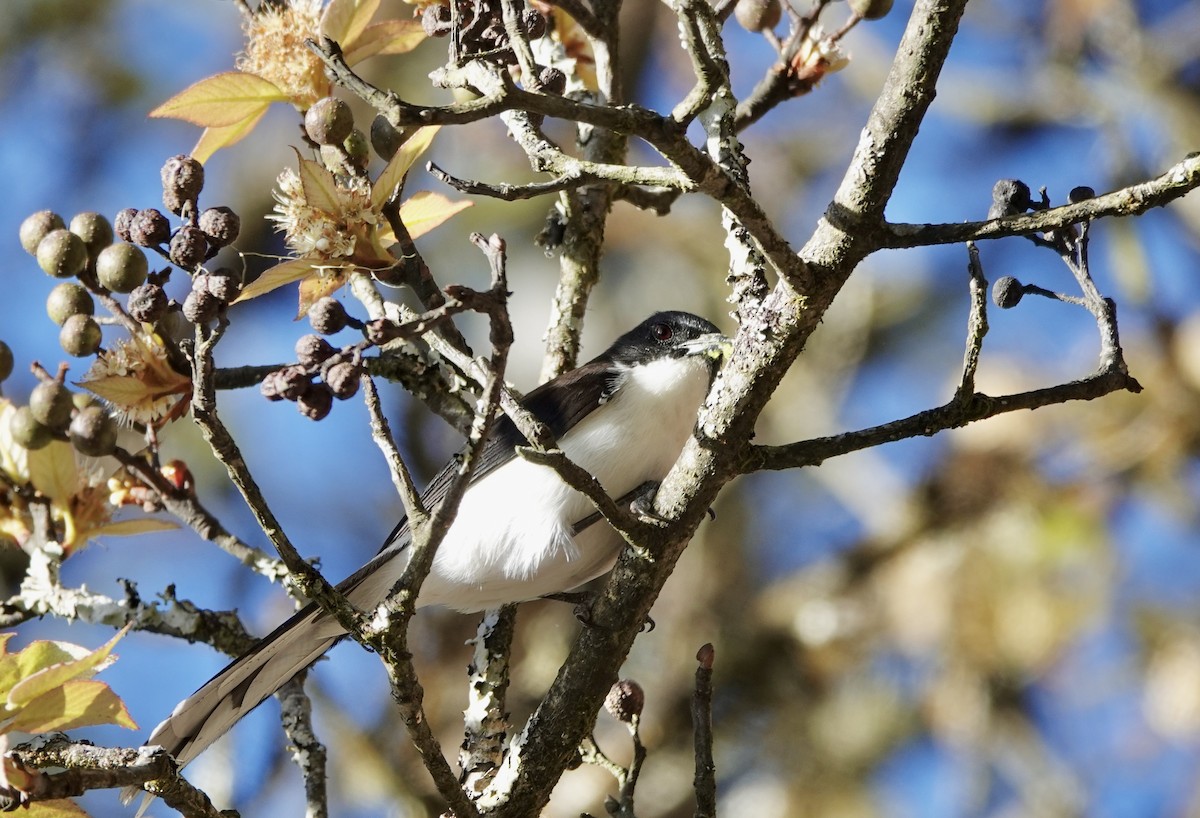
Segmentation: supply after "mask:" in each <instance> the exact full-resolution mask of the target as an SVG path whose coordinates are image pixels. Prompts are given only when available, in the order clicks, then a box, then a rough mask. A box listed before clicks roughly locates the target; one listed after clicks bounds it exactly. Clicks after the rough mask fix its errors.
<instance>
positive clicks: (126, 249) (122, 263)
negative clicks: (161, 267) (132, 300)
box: [96, 242, 150, 293]
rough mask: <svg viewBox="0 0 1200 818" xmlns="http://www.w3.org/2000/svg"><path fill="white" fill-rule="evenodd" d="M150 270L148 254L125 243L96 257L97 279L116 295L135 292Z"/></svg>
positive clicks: (114, 246)
mask: <svg viewBox="0 0 1200 818" xmlns="http://www.w3.org/2000/svg"><path fill="white" fill-rule="evenodd" d="M149 270H150V264H149V262H147V261H146V254H145V253H143V252H142V251H141V250H140V249H138V248H137V247H134V246H133V245H132V244H127V243H125V242H118V243H117V244H110V245H109V246H108V247H105V248H104V249H103V250H101V251H100V255H99V256H97V257H96V278H97V279H99V281H100V285H101V286H102V287H104V288H105V289H108V290H112V291H113V292H114V293H128V292H133V290H134V288H136V287H138V286H139V285H141V284H142V283H143V282H144V281H145V280H146V274H147V273H148V272H149Z"/></svg>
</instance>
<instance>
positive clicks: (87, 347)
mask: <svg viewBox="0 0 1200 818" xmlns="http://www.w3.org/2000/svg"><path fill="white" fill-rule="evenodd" d="M103 340H104V336H103V335H102V334H101V333H100V325H99V324H97V323H96V320H95V319H94V318H92V316H90V315H80V314H76V315H72V316H71V317H70V318H68V319H67V320H66V321H64V322H63V325H62V329H61V330H59V331H58V343H59V344H60V345H61V346H62V348H63V351H65V352H66V353H67V354H68V355H70V356H71V357H73V358H86V357H87V356H89V355H95V354H96V351H97V350H98V349H100V342H101V341H103Z"/></svg>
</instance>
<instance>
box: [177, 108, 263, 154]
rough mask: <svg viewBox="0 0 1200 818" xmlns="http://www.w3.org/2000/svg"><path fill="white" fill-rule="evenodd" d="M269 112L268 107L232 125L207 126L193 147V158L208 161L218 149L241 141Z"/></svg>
mask: <svg viewBox="0 0 1200 818" xmlns="http://www.w3.org/2000/svg"><path fill="white" fill-rule="evenodd" d="M266 112H267V109H266V107H264V108H263V109H262V110H261V111H258V112H257V113H252V114H250V115H249V116H247V117H246V118H245V119H242V120H239V121H237V122H235V123H233V124H232V125H222V126H221V127H219V128H205V129H204V133H202V134H200V141H199V142H197V143H196V147H194V148H192V158H193V159H195V160H196V161H197V162H207V161H208V157H210V156H212V155H213V154H214V153H216V152H217V151H218V150H220V149H221V148H224V147H228V146H229V145H232V144H233V143H235V142H240V141H241V140H242V139H243V138H244V137H245V136H246V135H247V134H248V133H250V132H251V131H252V130H254V126H255V125H257V124H258V121H259V120H260V119H262V118H263V114H265V113H266Z"/></svg>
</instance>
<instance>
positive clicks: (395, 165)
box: [371, 125, 441, 213]
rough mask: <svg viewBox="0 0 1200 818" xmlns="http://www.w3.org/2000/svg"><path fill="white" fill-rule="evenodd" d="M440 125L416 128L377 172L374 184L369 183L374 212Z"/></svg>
mask: <svg viewBox="0 0 1200 818" xmlns="http://www.w3.org/2000/svg"><path fill="white" fill-rule="evenodd" d="M440 128H441V126H440V125H426V126H425V127H424V128H418V129H417V130H416V131H415V132H414V133H413V135H412V136H410V137H409V138H408V140H407V141H406V142H405V143H404V144H403V145H401V146H400V149H399V150H398V151H396V153H395V155H394V156H392V159H391V161H390V162H388V163H387V166H386V167H385V168H384V169H383V171H382V172H381V173H380V174H379V178H378V179H376V180H375V184H373V185H371V209H372V210H374V211H375V212H376V213H378V212H379V211H380V209H382V208H383V206H384V205H385V204H387V201H388V199H390V198H392V195H393V194H395V192H396V186H397V185H399V184H400V182H402V181H403V180H404V174H406V173H408V169H409V168H411V167H412V166H413V163H414V162H416V161H417V157H418V156H420V155H421V154H422V153H424V152H425V149H426V148H428V147H429V143H431V142H432V141H433V137H434V136H436V135H437V132H438V130H439V129H440Z"/></svg>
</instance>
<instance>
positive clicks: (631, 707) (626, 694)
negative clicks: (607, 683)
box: [604, 679, 646, 723]
mask: <svg viewBox="0 0 1200 818" xmlns="http://www.w3.org/2000/svg"><path fill="white" fill-rule="evenodd" d="M645 706H646V692H645V691H644V690H642V686H641V685H640V684H638V683H637V682H635V681H633V679H622V680H621V681H619V682H617V683H616V684H615V685H613V686H612V687H611V688H609V691H608V696H606V697H605V699H604V709H605V710H607V711H608V712H609V713H611V714H612V715H613V716H615V717H616V718H617V719H619V720H620V721H623V722H626V723H628V722H632V721H633V720H634V719H635V718H637V717H638V716H640V715H641V714H642V708H643V707H645Z"/></svg>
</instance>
